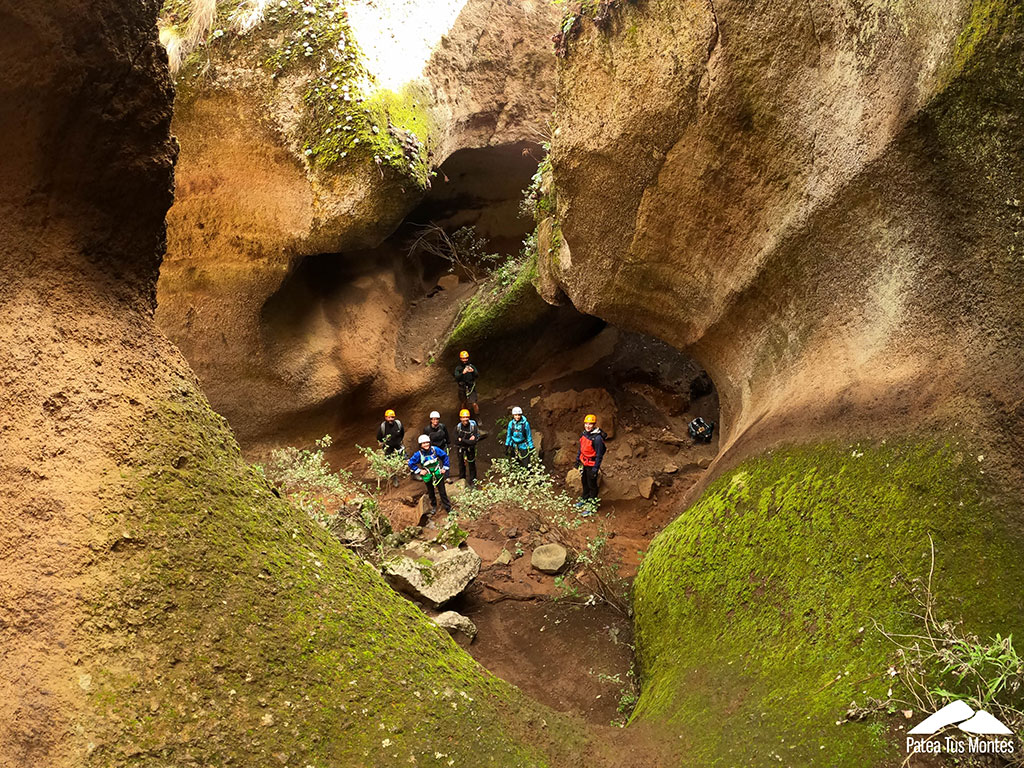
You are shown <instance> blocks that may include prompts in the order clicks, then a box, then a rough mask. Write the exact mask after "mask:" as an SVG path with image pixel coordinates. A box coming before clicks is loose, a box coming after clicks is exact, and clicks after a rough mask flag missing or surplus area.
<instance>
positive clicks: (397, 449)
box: [377, 408, 405, 456]
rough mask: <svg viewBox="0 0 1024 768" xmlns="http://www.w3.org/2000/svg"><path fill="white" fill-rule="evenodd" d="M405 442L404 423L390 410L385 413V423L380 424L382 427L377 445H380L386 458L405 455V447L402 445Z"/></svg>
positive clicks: (378, 430)
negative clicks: (399, 454)
mask: <svg viewBox="0 0 1024 768" xmlns="http://www.w3.org/2000/svg"><path fill="white" fill-rule="evenodd" d="M403 440H405V427H403V426H402V422H400V421H399V420H398V419H396V418H395V412H394V411H393V410H391V409H390V408H388V409H387V410H386V411H384V421H382V422H381V423H380V427H379V428H378V429H377V444H378V445H380V447H381V450H382V451H384V455H385V456H390V455H392V454H394V453H401V454H404V453H405V446H404V445H403V444H402V441H403Z"/></svg>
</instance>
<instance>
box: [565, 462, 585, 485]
mask: <svg viewBox="0 0 1024 768" xmlns="http://www.w3.org/2000/svg"><path fill="white" fill-rule="evenodd" d="M582 482H583V481H582V480H580V471H579V470H578V469H576V467H570V468H569V471H568V472H566V473H565V487H566V488H581V487H582Z"/></svg>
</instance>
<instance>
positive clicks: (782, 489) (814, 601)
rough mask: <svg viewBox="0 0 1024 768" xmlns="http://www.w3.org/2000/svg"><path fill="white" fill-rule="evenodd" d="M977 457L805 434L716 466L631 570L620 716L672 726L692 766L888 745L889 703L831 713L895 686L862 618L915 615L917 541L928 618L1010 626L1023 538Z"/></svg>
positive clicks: (838, 762) (890, 620) (1016, 606)
mask: <svg viewBox="0 0 1024 768" xmlns="http://www.w3.org/2000/svg"><path fill="white" fill-rule="evenodd" d="M979 466H981V467H983V466H984V463H983V457H975V456H973V455H970V454H969V453H967V452H966V451H965V450H964V449H962V448H960V447H957V446H947V447H942V446H933V445H928V444H915V443H909V442H908V443H906V444H901V445H890V444H885V443H882V444H876V445H852V446H847V447H842V446H839V445H817V446H809V447H801V448H792V449H788V450H783V451H779V452H776V453H773V454H768V455H765V456H763V457H760V458H757V459H754V460H751V461H748V462H746V463H744V464H743V465H741V466H740V467H739V468H737V469H736V470H734V471H733V472H730V473H729V474H727V475H725V476H723V477H722V478H720V479H719V480H718V481H717V482H715V483H714V484H713V485H712V486H711V487H710V488H709V489H708V490H707V491H706V492H705V493H704V495H703V496H702V497H701V498H700V500H699V501H697V503H695V504H694V505H693V506H692V507H691V508H689V509H688V510H687V511H686V512H685V513H683V514H682V515H681V516H680V517H679V518H678V519H677V520H676V521H675V522H673V523H672V524H671V525H670V526H669V527H668V528H666V530H665V531H664V532H663V533H662V534H660V535H659V536H658V537H657V538H656V539H655V541H654V542H653V543H652V545H651V547H650V549H649V551H648V553H647V556H646V557H645V559H644V562H643V565H642V567H641V569H640V572H639V574H638V576H637V579H636V582H635V584H634V595H635V609H636V622H637V649H638V653H639V658H640V662H641V666H642V679H643V689H642V694H641V697H640V701H639V704H638V707H637V709H636V712H635V714H634V718H635V719H640V720H651V721H658V722H666V723H671V724H674V725H675V726H677V727H678V728H680V729H681V733H682V734H683V738H684V739H685V740H687V742H688V744H689V747H690V749H689V753H688V754H689V757H688V762H687V764H692V765H700V766H716V765H723V766H724V765H736V764H739V763H742V764H744V765H751V766H755V765H777V764H779V762H780V761H782V762H784V763H785V764H789V765H819V764H823V763H825V762H827V764H828V765H833V766H851V768H852V767H853V766H864V765H872V764H876V763H877V762H878V761H879V760H882V759H885V758H886V757H891V756H892V755H891V751H892V747H891V746H890V745H891V743H892V742H894V741H896V739H897V738H898V736H900V735H902V732H900V731H899V730H898V729H899V727H900V725H901V724H902V723H905V722H906V721H905V720H903V718H902V716H900V717H899V718H897V719H892V720H890V719H885V718H883V719H879V720H876V721H875V722H870V723H852V722H845V721H846V720H847V718H846V713H847V711H848V709H850V708H851V704H853V703H855V702H856V703H857V706H863V705H865V704H866V703H867V702H868V701H869V700H874V701H882V702H884V701H886V700H891V699H892V696H891V695H890V693H889V689H890V688H891V687H893V686H896V685H898V681H897V680H896V679H895V675H894V674H893V673H892V672H891V670H890V664H891V663H894V662H895V659H894V648H893V646H892V644H891V642H890V641H889V640H888V639H887V638H886V637H885V636H883V634H882V633H881V632H880V631H878V630H877V629H876V628H875V625H876V623H877V625H879V626H884V627H885V628H886V630H887V631H889V632H890V633H891V632H896V633H900V632H904V633H913V632H914V631H915V629H916V630H919V629H920V628H919V626H918V624H919V622H918V621H917V620H916V619H915V618H914V617H913V616H912V615H911V614H912V613H913V612H914V609H916V608H917V607H918V606H917V604H916V603H915V601H914V599H913V594H914V585H920V584H921V583H922V581H923V580H924V579H926V578H927V576H928V573H929V556H930V551H929V537H931V538H932V539H934V542H935V550H936V556H937V565H936V570H935V574H934V589H935V593H936V595H937V604H938V606H939V608H938V610H940V611H941V612H942V613H943V614H944V616H943V618H948V619H950V620H953V621H963V622H964V625H965V626H966V627H969V628H970V631H972V632H974V633H976V634H978V635H980V636H993V637H994V636H996V634H997V633H1001V634H1002V635H1003V636H1005V635H1006V634H1008V633H1010V632H1013V631H1015V630H1017V631H1019V630H1021V629H1022V626H1021V616H1022V615H1024V611H1022V605H1021V598H1020V596H1019V595H1018V594H1015V593H1014V592H1013V591H1011V590H1007V589H1006V585H1007V584H1015V583H1018V581H1019V580H1020V579H1021V578H1022V576H1024V573H1022V571H1024V566H1022V563H1021V558H1020V554H1021V542H1020V540H1019V538H1018V537H1017V536H1016V535H1015V534H1014V533H1012V532H1011V531H1009V530H1008V529H1007V528H1006V527H1005V526H1004V525H1003V523H1002V522H1001V521H1002V520H1003V519H1004V518H1003V515H1002V513H1001V511H1000V509H999V508H998V507H997V505H996V502H994V501H993V500H992V498H991V497H990V495H989V494H988V492H987V491H986V486H985V482H984V480H985V478H983V477H982V476H981V475H980V474H979V469H978V467H979ZM908 696H909V694H908ZM917 714H921V715H922V716H923V714H926V713H917ZM897 720H898V722H897Z"/></svg>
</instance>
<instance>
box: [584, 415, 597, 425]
mask: <svg viewBox="0 0 1024 768" xmlns="http://www.w3.org/2000/svg"><path fill="white" fill-rule="evenodd" d="M583 423H584V424H597V416H595V415H594V414H592V413H588V414H587V415H586V416H584V417H583Z"/></svg>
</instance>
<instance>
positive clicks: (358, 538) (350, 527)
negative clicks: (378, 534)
mask: <svg viewBox="0 0 1024 768" xmlns="http://www.w3.org/2000/svg"><path fill="white" fill-rule="evenodd" d="M327 527H328V530H330V532H331V533H333V534H334V535H335V536H337V537H338V540H339V541H340V542H341V543H342V544H345V545H346V546H349V547H358V546H359V545H361V544H364V543H365V542H366V540H367V539H368V538H369V537H370V533H369V531H367V530H366V528H365V526H363V525H360V524H359V523H357V522H356V521H355V520H353V519H352V518H350V517H346V516H345V515H337V516H336V517H335V518H334V519H333V520H331V522H330V523H329V524H328V526H327Z"/></svg>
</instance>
